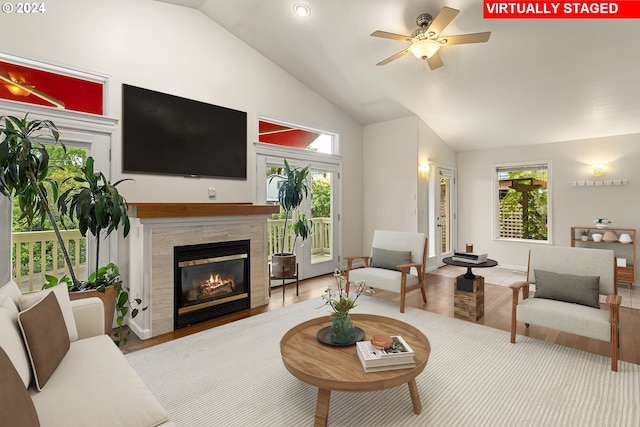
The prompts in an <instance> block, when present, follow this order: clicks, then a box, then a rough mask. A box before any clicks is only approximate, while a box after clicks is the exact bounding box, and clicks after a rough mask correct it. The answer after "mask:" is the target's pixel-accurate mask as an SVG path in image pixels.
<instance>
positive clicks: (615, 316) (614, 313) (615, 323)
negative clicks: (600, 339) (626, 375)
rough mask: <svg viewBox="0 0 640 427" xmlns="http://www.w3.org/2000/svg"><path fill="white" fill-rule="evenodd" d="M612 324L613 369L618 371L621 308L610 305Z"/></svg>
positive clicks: (610, 320)
mask: <svg viewBox="0 0 640 427" xmlns="http://www.w3.org/2000/svg"><path fill="white" fill-rule="evenodd" d="M609 309H610V310H611V313H610V319H609V322H610V324H611V370H612V371H613V372H618V350H619V348H620V327H619V316H620V314H619V310H618V307H617V306H614V307H610V308H609Z"/></svg>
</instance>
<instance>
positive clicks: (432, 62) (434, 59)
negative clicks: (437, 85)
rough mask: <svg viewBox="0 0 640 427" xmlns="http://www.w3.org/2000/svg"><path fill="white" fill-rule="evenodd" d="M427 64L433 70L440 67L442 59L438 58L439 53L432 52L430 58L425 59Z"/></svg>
mask: <svg viewBox="0 0 640 427" xmlns="http://www.w3.org/2000/svg"><path fill="white" fill-rule="evenodd" d="M427 64H429V68H431V69H432V70H435V69H436V68H440V67H442V66H443V65H444V64H443V63H442V59H441V58H440V54H439V53H438V52H436V53H434V54H433V55H432V56H431V58H428V59H427Z"/></svg>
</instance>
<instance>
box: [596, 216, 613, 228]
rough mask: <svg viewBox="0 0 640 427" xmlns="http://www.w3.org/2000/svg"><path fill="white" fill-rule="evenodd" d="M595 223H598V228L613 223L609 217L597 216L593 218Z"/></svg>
mask: <svg viewBox="0 0 640 427" xmlns="http://www.w3.org/2000/svg"><path fill="white" fill-rule="evenodd" d="M593 223H594V224H595V225H596V228H607V224H611V221H609V220H608V219H607V218H596V219H594V220H593Z"/></svg>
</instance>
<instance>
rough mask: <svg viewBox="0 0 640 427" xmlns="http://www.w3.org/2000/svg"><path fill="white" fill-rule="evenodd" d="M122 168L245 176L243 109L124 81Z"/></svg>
mask: <svg viewBox="0 0 640 427" xmlns="http://www.w3.org/2000/svg"><path fill="white" fill-rule="evenodd" d="M122 170H123V172H130V173H150V174H169V175H181V176H191V177H200V176H203V177H219V178H234V179H246V178H247V113H246V112H244V111H238V110H232V109H230V108H225V107H220V106H218V105H212V104H207V103H204V102H199V101H194V100H191V99H186V98H181V97H179V96H174V95H168V94H165V93H160V92H155V91H153V90H148V89H143V88H139V87H135V86H130V85H127V84H123V85H122Z"/></svg>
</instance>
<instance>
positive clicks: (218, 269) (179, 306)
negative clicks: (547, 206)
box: [173, 240, 251, 329]
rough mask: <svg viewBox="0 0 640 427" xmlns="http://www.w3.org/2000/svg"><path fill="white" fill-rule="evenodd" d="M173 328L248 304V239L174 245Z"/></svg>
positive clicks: (222, 314)
mask: <svg viewBox="0 0 640 427" xmlns="http://www.w3.org/2000/svg"><path fill="white" fill-rule="evenodd" d="M173 253H174V257H173V258H174V264H175V265H174V272H175V276H174V289H175V298H174V329H180V328H183V327H185V326H189V325H192V324H194V323H199V322H203V321H205V320H209V319H213V318H215V317H220V316H224V315H226V314H230V313H233V312H236V311H241V310H246V309H248V308H249V307H250V298H249V297H250V295H249V292H250V289H251V287H250V283H249V281H250V277H251V276H250V274H249V271H250V270H249V240H238V241H231V242H216V243H206V244H201V245H189V246H176V247H174V252H173Z"/></svg>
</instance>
